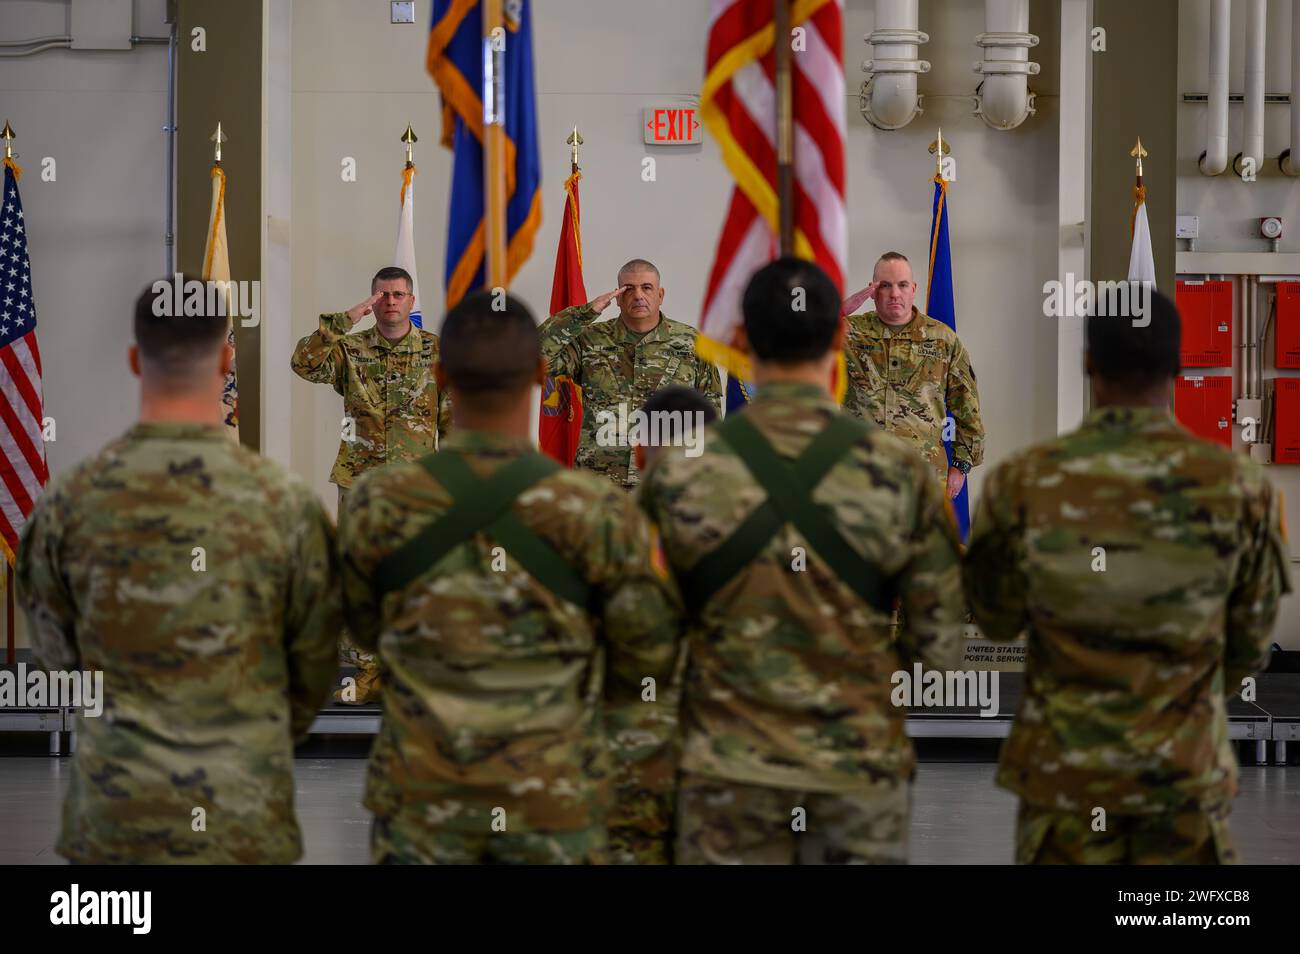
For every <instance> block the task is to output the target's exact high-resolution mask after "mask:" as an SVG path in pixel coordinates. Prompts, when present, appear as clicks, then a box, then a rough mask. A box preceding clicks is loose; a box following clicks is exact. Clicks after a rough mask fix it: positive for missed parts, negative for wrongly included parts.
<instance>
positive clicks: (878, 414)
mask: <svg viewBox="0 0 1300 954" xmlns="http://www.w3.org/2000/svg"><path fill="white" fill-rule="evenodd" d="M847 321H848V324H849V331H848V337H847V340H846V343H845V346H844V357H845V364H846V367H847V370H848V388H847V390H846V393H845V395H844V410H846V411H848V412H849V413H850V414H852V415H853V416H854V417H860V418H862V419H863V420H867V421H873V422H874V423H875V424H876V426H877V427H882V428H884V429H885V430H887V431H889V432H890V433H891V434H897V435H898V436H899V437H901V438H903V439H904V440H906V441H908V443H910V444H912V445H913V446H915V447H916V448H917V449H918V450H920V452H921V456H923V457H924V458H925V459H926V461H927V462H928V463H929V464H930V467H931V468H932V469H933V471H934V473H935V475H936V476H937V477H938V480H939V484H940V486H944V485H946V484H947V481H948V457H947V454H946V453H945V452H944V449H943V430H944V417H945V415H948V416H951V417H952V419H953V428H952V453H953V457H952V459H953V463H954V464H956V463H957V462H959V461H962V462H965V463H968V464H970V465H971V466H972V467H976V466H978V465H979V464H981V463H983V462H984V423H983V422H982V421H981V420H980V401H979V392H978V391H977V390H976V387H975V372H974V370H973V369H972V368H971V363H970V355H968V354H967V353H966V349H965V348H964V347H962V343H961V341H960V340H959V339H958V338H957V334H956V332H954V331H953V330H952V329H951V328H949V327H948V326H947V325H945V324H944V323H943V322H941V321H936V320H935V319H934V318H931V317H930V316H929V315H923V314H921V312H919V311H917V310H916V309H915V308H913V309H912V320H911V321H909V322H908V323H907V324H906V325H903V326H901V327H899V326H891V325H887V324H885V323H884V322H883V321H881V320H880V318H879V317H878V316H877V314H876V313H875V312H874V311H872V312H868V313H866V314H862V315H850V316H849V317H848V318H847Z"/></svg>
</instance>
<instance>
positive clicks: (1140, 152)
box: [1129, 136, 1147, 181]
mask: <svg viewBox="0 0 1300 954" xmlns="http://www.w3.org/2000/svg"><path fill="white" fill-rule="evenodd" d="M1146 154H1147V151H1146V150H1145V149H1143V148H1142V137H1141V136H1138V141H1137V145H1136V146H1134V147H1133V148H1132V149H1131V150H1130V151H1129V155H1130V156H1132V157H1133V158H1134V159H1136V160H1137V177H1138V179H1139V181H1140V180H1141V179H1142V157H1143V156H1145V155H1146Z"/></svg>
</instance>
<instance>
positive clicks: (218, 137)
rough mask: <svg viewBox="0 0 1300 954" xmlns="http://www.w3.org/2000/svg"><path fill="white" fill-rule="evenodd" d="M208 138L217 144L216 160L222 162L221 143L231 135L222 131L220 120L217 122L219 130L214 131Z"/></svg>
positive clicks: (218, 162)
mask: <svg viewBox="0 0 1300 954" xmlns="http://www.w3.org/2000/svg"><path fill="white" fill-rule="evenodd" d="M208 138H209V139H210V140H212V141H213V142H215V143H216V144H217V155H216V162H217V164H218V165H220V163H221V144H222V143H223V142H225V141H226V140H227V139H229V138H230V137H229V136H227V135H226V134H225V133H223V132H222V131H221V123H220V121H218V122H217V131H216V132H214V133H213V134H212V135H211V136H209V137H208Z"/></svg>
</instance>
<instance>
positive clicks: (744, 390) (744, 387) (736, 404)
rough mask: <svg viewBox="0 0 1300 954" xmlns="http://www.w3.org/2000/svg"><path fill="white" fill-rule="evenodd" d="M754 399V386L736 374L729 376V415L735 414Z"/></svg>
mask: <svg viewBox="0 0 1300 954" xmlns="http://www.w3.org/2000/svg"><path fill="white" fill-rule="evenodd" d="M751 397H753V385H750V384H746V383H745V382H743V381H741V380H740V378H738V377H736V376H735V375H734V374H729V375H727V413H728V414H734V413H735V412H736V411H739V410H740V409H741V408H743V407H744V406H745V405H746V404H748V403H749V399H750V398H751Z"/></svg>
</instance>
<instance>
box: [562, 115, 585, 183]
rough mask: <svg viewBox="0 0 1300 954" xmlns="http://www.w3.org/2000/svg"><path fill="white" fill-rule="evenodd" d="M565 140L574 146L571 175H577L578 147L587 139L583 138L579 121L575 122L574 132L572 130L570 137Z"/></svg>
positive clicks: (570, 164)
mask: <svg viewBox="0 0 1300 954" xmlns="http://www.w3.org/2000/svg"><path fill="white" fill-rule="evenodd" d="M564 141H565V142H566V143H568V144H569V145H570V146H572V147H573V157H572V161H571V162H570V163H569V175H575V174H577V172H578V169H579V166H578V147H579V146H581V145H582V144H583V142H585V140H584V139H583V138H582V134H581V133H580V132H578V125H577V123H574V126H573V132H571V133H570V134H569V138H568V139H566V140H564Z"/></svg>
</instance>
